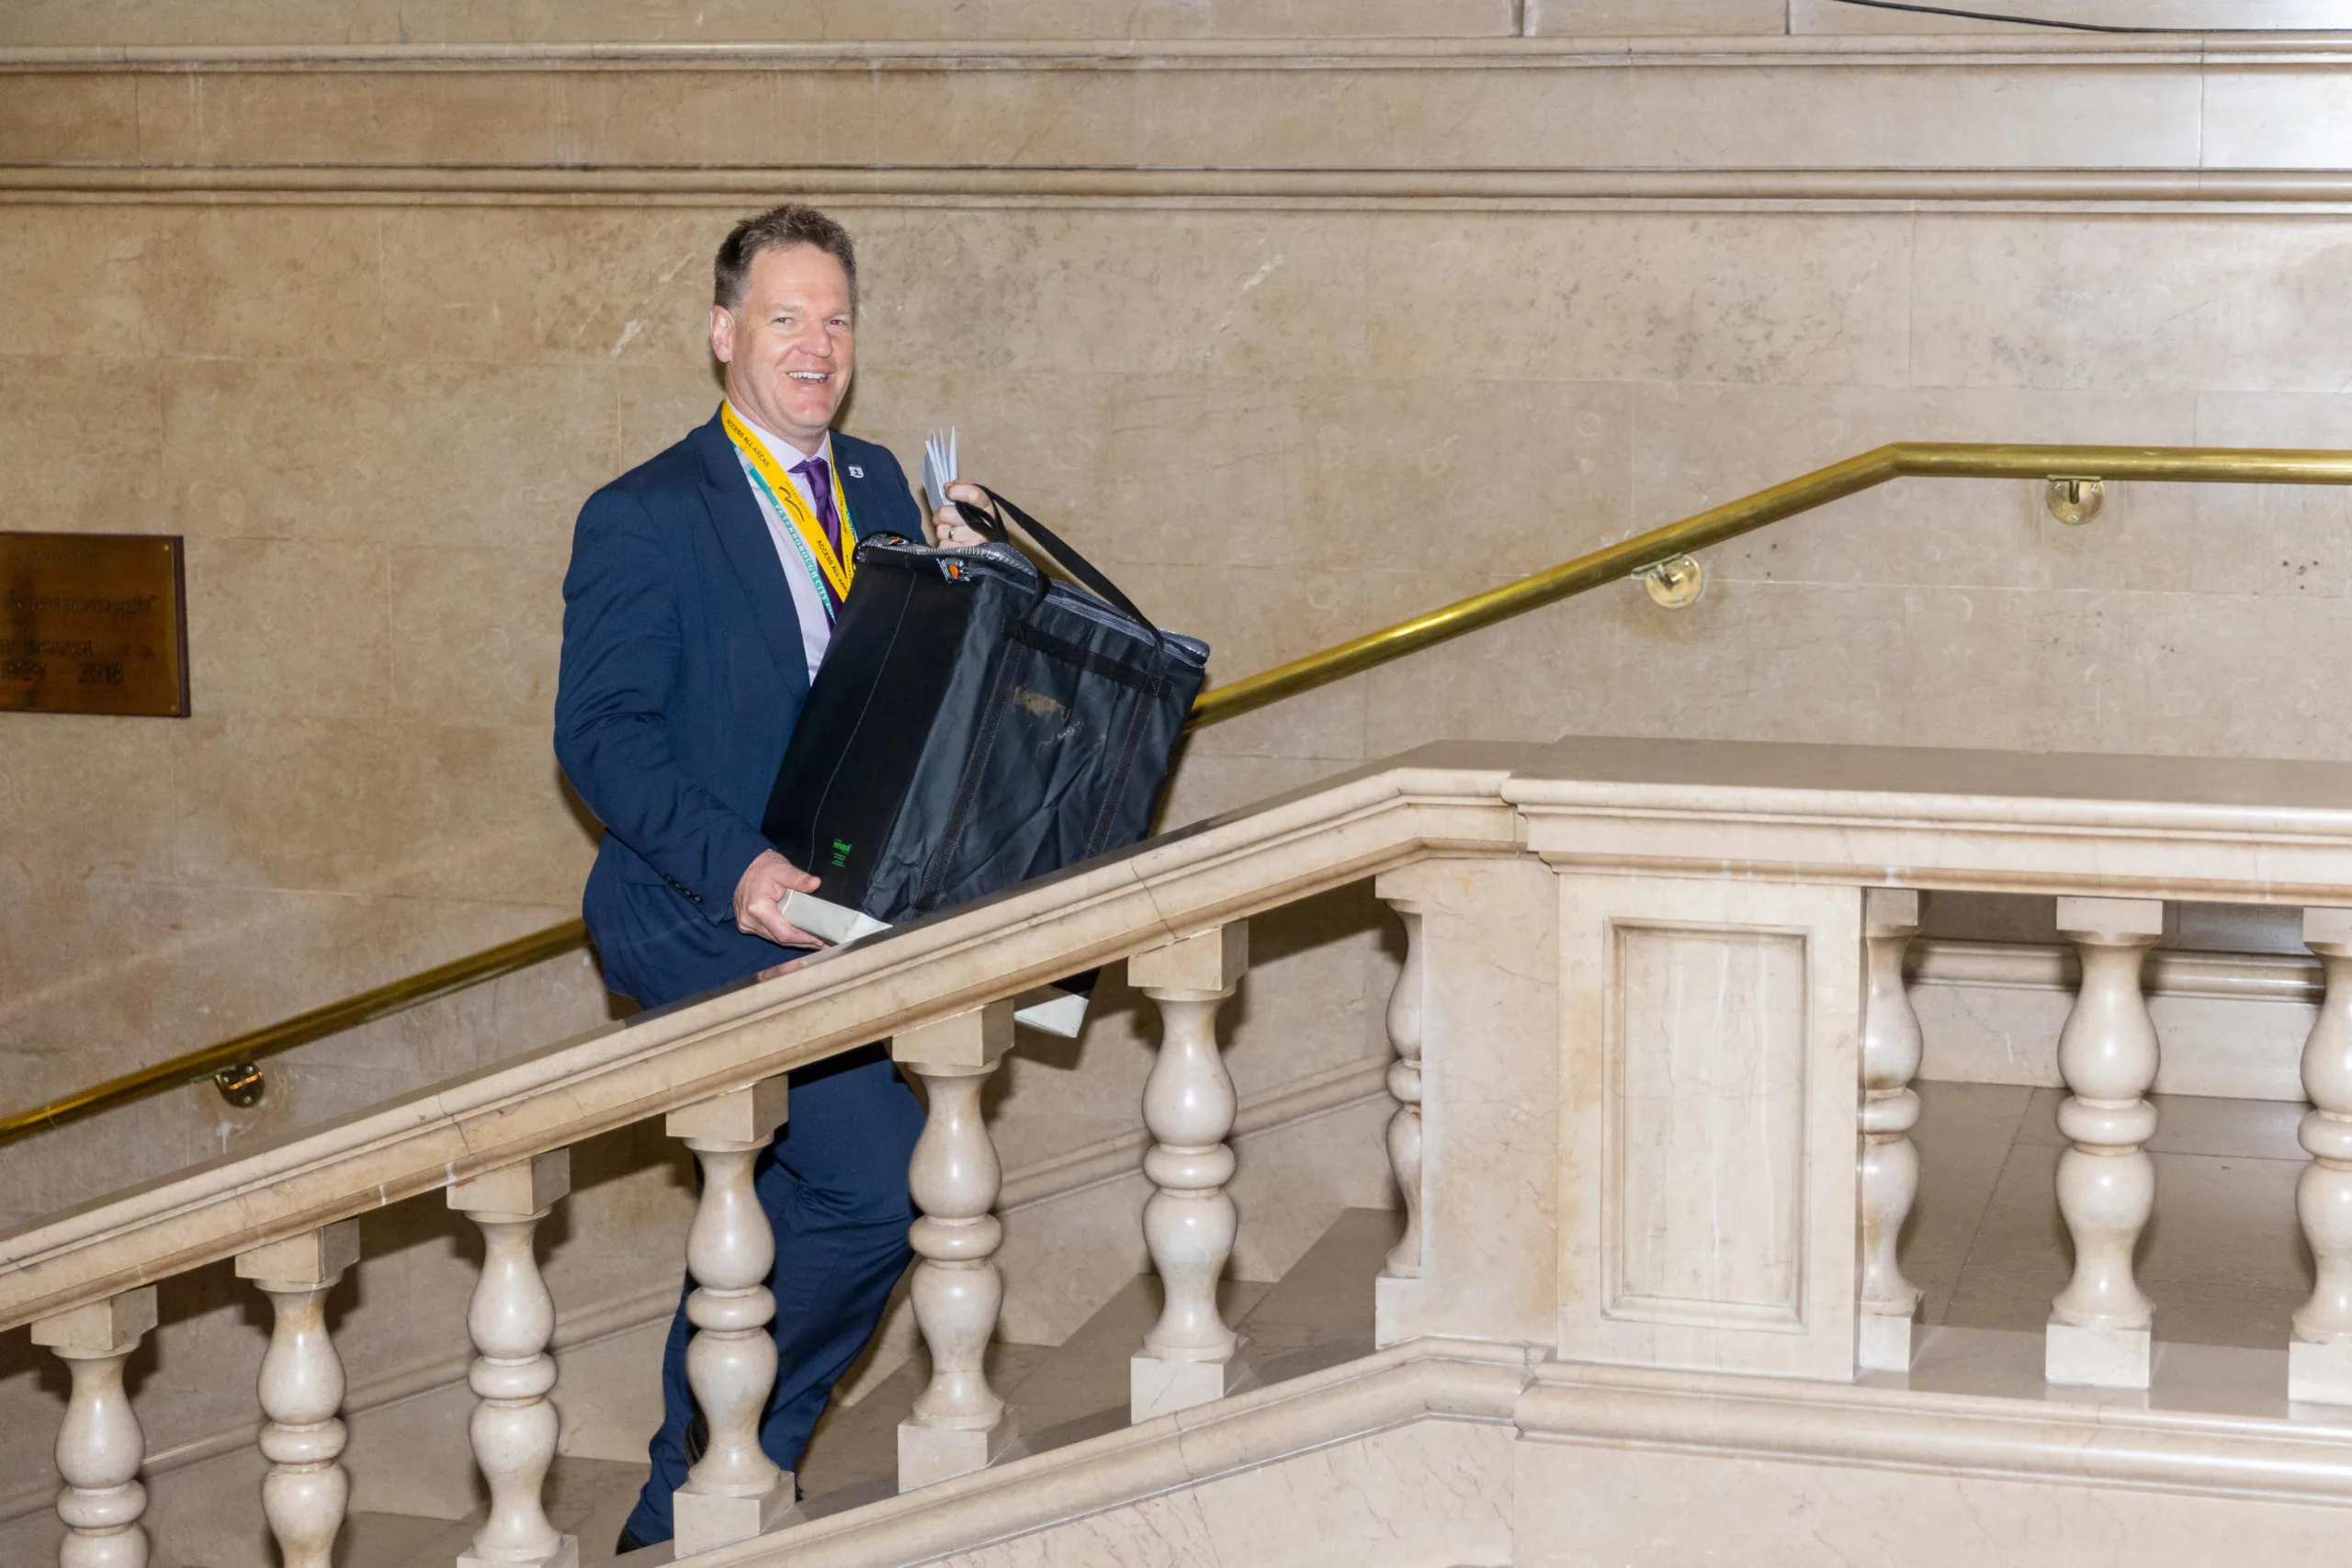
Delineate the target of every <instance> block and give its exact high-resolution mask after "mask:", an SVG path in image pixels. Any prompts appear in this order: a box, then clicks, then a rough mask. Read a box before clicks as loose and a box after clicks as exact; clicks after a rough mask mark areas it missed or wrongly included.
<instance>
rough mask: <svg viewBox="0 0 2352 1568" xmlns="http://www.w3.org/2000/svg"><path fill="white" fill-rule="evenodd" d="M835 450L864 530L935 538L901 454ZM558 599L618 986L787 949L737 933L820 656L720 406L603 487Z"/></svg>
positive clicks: (751, 965) (667, 984)
mask: <svg viewBox="0 0 2352 1568" xmlns="http://www.w3.org/2000/svg"><path fill="white" fill-rule="evenodd" d="M833 457H834V461H835V463H836V464H837V465H838V467H839V470H840V471H839V474H838V476H837V478H838V482H839V483H840V485H841V487H842V492H843V493H844V495H845V496H846V498H847V501H848V503H849V514H850V519H851V522H852V524H853V525H854V527H855V529H856V531H857V533H858V534H859V535H860V536H865V535H870V534H877V533H890V534H900V535H904V536H907V537H909V538H912V539H918V540H920V539H921V538H922V511H921V509H920V508H919V507H918V506H917V505H916V504H915V501H914V497H913V496H912V494H910V491H908V488H907V479H906V475H905V473H904V472H903V471H902V470H901V469H900V468H899V462H898V459H897V458H895V457H891V456H890V453H889V451H888V449H887V448H885V447H881V446H875V445H874V444H873V443H871V442H867V441H860V440H857V439H856V438H854V437H853V436H848V435H842V434H839V433H836V434H834V436H833ZM563 601H564V607H563V664H562V671H561V674H560V677H559V680H558V684H557V688H556V700H555V750H556V758H557V760H558V761H560V763H561V764H562V766H563V771H564V775H565V776H566V777H567V778H569V779H570V780H571V785H572V787H573V788H574V789H576V790H578V791H579V792H580V797H581V798H582V800H584V801H586V802H587V804H588V807H589V809H590V810H592V811H594V813H595V814H596V817H597V819H598V820H599V821H601V822H603V823H604V825H605V838H604V842H603V844H602V845H601V846H600V847H599V848H598V850H597V852H596V864H595V867H594V870H593V871H592V872H591V873H590V874H589V877H588V886H587V890H586V893H585V895H584V897H583V898H582V913H583V914H584V915H585V916H586V918H587V921H588V929H589V931H590V934H591V935H593V936H594V938H595V939H596V944H597V947H598V950H599V952H600V953H602V955H603V957H604V959H605V974H606V978H607V980H608V982H610V983H611V984H612V986H613V988H614V989H615V990H618V991H621V992H623V993H624V994H626V995H628V996H632V997H635V998H637V999H638V1000H639V1001H640V1002H644V1003H646V1004H648V1005H649V1006H650V1005H655V1004H658V1003H660V1002H662V1001H667V1000H670V999H672V998H674V997H677V996H683V995H686V994H688V993H690V992H692V991H695V990H700V989H703V988H705V987H708V986H710V985H714V984H717V983H718V982H719V981H720V980H722V979H725V978H728V977H729V974H727V973H722V972H721V971H728V970H731V971H732V972H733V973H735V974H748V973H751V972H752V971H754V970H756V969H759V968H762V967H764V966H765V965H766V964H772V963H775V962H778V961H780V960H781V959H782V958H783V957H784V956H785V953H784V950H783V949H780V948H777V947H775V946H773V945H771V944H769V943H767V942H762V941H760V940H759V939H757V938H752V937H745V936H742V935H741V933H740V932H737V931H735V930H734V926H733V921H734V916H735V910H734V898H735V884H736V883H737V882H738V881H739V880H740V879H741V876H742V874H743V870H744V868H745V867H746V866H748V865H750V864H751V863H752V860H753V859H754V858H756V857H757V856H758V854H759V853H760V852H761V851H763V850H764V849H766V848H768V842H767V840H766V839H765V838H763V836H762V835H761V833H760V828H759V823H760V818H761V817H762V815H763V814H764V813H765V811H766V809H767V803H768V794H769V792H770V790H771V789H773V788H774V786H775V774H776V768H777V766H778V765H779V764H780V763H781V762H782V761H784V750H785V745H786V742H787V741H788V740H790V739H791V738H792V728H793V724H794V722H795V720H796V719H797V718H798V716H799V714H800V707H801V705H802V703H803V702H804V701H806V700H807V698H808V695H809V672H808V662H807V660H806V658H805V656H804V655H803V653H802V651H801V641H800V620H799V616H798V615H797V614H796V613H795V611H794V608H793V602H792V592H791V590H790V589H789V588H788V587H787V586H786V581H785V576H784V563H783V561H782V560H781V559H780V558H778V557H777V555H776V548H775V540H774V537H773V536H771V535H770V534H769V533H768V528H767V524H766V522H765V521H764V520H763V518H762V516H761V514H760V509H759V505H758V503H757V502H754V501H753V500H752V490H751V486H750V484H749V483H748V481H746V480H745V479H744V477H743V469H742V466H741V462H740V461H739V460H738V458H737V457H736V455H735V447H734V445H733V443H731V442H729V440H728V438H727V433H726V431H725V430H724V429H722V428H721V427H720V424H719V422H718V418H717V416H716V415H714V416H713V417H712V419H711V420H710V422H709V423H707V424H705V425H703V426H702V427H701V428H700V429H698V430H695V431H694V432H692V433H691V434H688V435H687V436H686V438H685V439H684V440H683V441H681V442H679V443H678V444H677V445H676V446H672V447H671V448H670V449H669V450H667V451H665V452H663V453H662V454H661V455H660V456H658V457H654V458H653V459H651V460H650V462H647V463H644V464H641V465H639V467H637V468H632V469H630V470H629V471H628V473H626V474H623V475H622V476H621V477H620V478H619V479H615V480H614V481H613V482H612V483H610V484H608V485H606V486H605V488H604V489H602V490H600V491H597V492H596V493H595V494H594V495H592V496H590V497H589V498H588V504H587V505H586V506H584V507H582V508H581V512H580V521H579V524H578V525H577V526H576V527H575V529H574V531H573V534H572V542H571V570H569V571H568V572H567V573H566V574H565V576H564V581H563ZM744 944H748V945H744Z"/></svg>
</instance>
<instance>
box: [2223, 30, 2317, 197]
mask: <svg viewBox="0 0 2352 1568" xmlns="http://www.w3.org/2000/svg"><path fill="white" fill-rule="evenodd" d="M2336 25H2337V26H2339V27H2341V26H2342V25H2343V18H2340V17H2339V18H2337V19H2336ZM2204 131H2205V134H2204V161H2205V164H2206V166H2207V167H2209V168H2224V169H2229V168H2253V169H2340V168H2342V167H2344V165H2345V163H2346V160H2347V159H2352V107H2347V106H2346V103H2345V101H2344V94H2343V92H2342V91H2341V90H2340V89H2339V87H2338V85H2337V84H2336V83H2335V82H2334V81H2333V80H2331V79H2330V76H2329V73H2325V72H2321V71H2312V70H2308V69H2306V70H2296V69H2293V68H2292V67H2288V68H2285V69H2281V68H2279V67H2278V66H2277V65H2272V66H2269V67H2268V68H2267V69H2266V68H2265V67H2264V66H2263V65H2262V64H2261V63H2258V62H2249V63H2247V64H2243V65H2239V66H2237V67H2235V68H2222V69H2219V70H2208V71H2207V72H2206V73H2205V104H2204Z"/></svg>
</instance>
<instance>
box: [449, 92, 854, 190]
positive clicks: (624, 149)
mask: <svg viewBox="0 0 2352 1568" xmlns="http://www.w3.org/2000/svg"><path fill="white" fill-rule="evenodd" d="M561 92H562V97H561V107H560V115H561V121H560V128H556V129H555V135H556V137H557V140H558V141H559V143H560V146H561V148H562V156H563V157H564V159H565V160H566V161H575V160H576V161H578V162H581V163H585V164H618V165H622V166H628V165H642V164H655V165H662V164H668V165H678V164H719V165H734V166H739V167H750V168H775V167H782V168H810V167H819V168H821V167H825V166H828V165H841V164H862V163H867V162H871V161H872V150H873V147H874V145H875V139H876V117H877V114H878V111H879V107H880V106H879V105H878V104H877V102H876V98H877V96H879V94H878V83H877V80H876V76H875V75H874V74H873V73H868V72H865V71H860V70H856V69H850V70H845V71H815V72H809V71H794V72H778V71H770V70H761V69H752V70H730V71H719V72H709V71H674V70H665V69H652V70H643V71H594V72H585V73H576V74H573V75H571V76H569V77H567V78H566V79H565V80H564V81H563V83H562V88H561ZM483 161H484V162H495V161H497V160H496V159H494V158H485V159H484V160H483Z"/></svg>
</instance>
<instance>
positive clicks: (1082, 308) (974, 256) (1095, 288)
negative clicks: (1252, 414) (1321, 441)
mask: <svg viewBox="0 0 2352 1568" xmlns="http://www.w3.org/2000/svg"><path fill="white" fill-rule="evenodd" d="M1372 227H1373V226H1372V225H1371V224H1369V223H1368V222H1367V221H1366V220H1363V219H1362V218H1360V217H1358V216H1356V215H1353V214H1349V213H1334V214H1332V215H1330V216H1329V217H1328V218H1325V219H1320V220H1317V221H1314V222H1306V221H1302V220H1300V218H1299V217H1298V216H1297V215H1295V214H1290V213H1283V212H1259V211H1216V210H1198V209H1181V208H1167V209H1159V208H1146V209H1139V210H1137V211H1135V212H1133V213H1121V212H1115V211H1112V210H1100V209H1098V210H1088V209H1037V208H1013V209H946V210H940V209H930V208H918V209H902V210H897V211H876V212H872V213H864V212H861V213H859V214H858V216H857V218H856V220H855V228H856V232H857V234H858V236H859V239H860V242H861V244H862V245H863V247H864V250H863V254H861V255H860V257H859V273H860V285H861V288H862V290H863V293H864V299H865V300H867V301H870V302H872V303H874V304H876V305H877V306H879V307H881V308H882V309H883V310H886V311H888V312H889V314H888V316H887V318H886V320H887V323H888V330H887V332H883V331H876V330H874V329H872V328H869V330H868V333H867V339H866V341H865V344H863V348H864V352H865V362H866V364H867V366H868V367H870V368H876V369H878V368H881V367H884V366H886V365H888V366H891V367H901V366H905V365H908V364H910V363H911V364H914V365H917V366H920V367H923V368H926V369H939V368H946V367H953V368H956V369H958V370H960V371H963V372H965V373H967V374H971V375H981V374H985V373H988V372H992V371H1003V370H1061V371H1070V372H1089V373H1096V374H1100V373H1103V372H1107V371H1125V372H1130V373H1139V374H1147V375H1156V376H1168V375H1170V374H1175V373H1182V372H1193V373H1202V372H1215V371H1227V372H1231V373H1235V374H1241V375H1271V374H1283V375H1291V376H1295V375H1300V374H1311V373H1316V372H1323V373H1342V374H1361V373H1362V372H1363V370H1364V368H1365V367H1366V358H1365V355H1366V345H1367V342H1368V340H1369V337H1370V334H1371V333H1374V331H1375V330H1376V328H1375V326H1374V323H1373V322H1372V321H1367V319H1366V318H1367V313H1368V312H1367V311H1366V310H1365V301H1364V299H1363V289H1364V288H1366V286H1367V283H1366V279H1367V278H1368V277H1369V276H1374V275H1375V274H1376V271H1377V268H1378V266H1379V265H1380V255H1381V253H1382V252H1383V251H1384V250H1385V249H1386V248H1388V247H1389V246H1393V245H1394V244H1397V243H1410V237H1409V236H1395V237H1392V236H1389V235H1385V234H1384V235H1378V236H1375V235H1374V233H1373V232H1372V231H1371V230H1372ZM1382 227H1384V228H1385V225H1383V226H1382ZM1406 259H1407V258H1404V257H1396V258H1394V260H1393V261H1392V262H1391V263H1390V265H1396V263H1400V262H1403V261H1404V260H1406ZM1413 259H1416V260H1418V259H1419V258H1413ZM1387 309H1388V308H1387V307H1384V309H1383V311H1382V313H1383V314H1385V312H1386V310H1387ZM1442 363H1444V364H1452V363H1454V360H1453V359H1451V358H1449V359H1447V360H1445V361H1443V362H1442Z"/></svg>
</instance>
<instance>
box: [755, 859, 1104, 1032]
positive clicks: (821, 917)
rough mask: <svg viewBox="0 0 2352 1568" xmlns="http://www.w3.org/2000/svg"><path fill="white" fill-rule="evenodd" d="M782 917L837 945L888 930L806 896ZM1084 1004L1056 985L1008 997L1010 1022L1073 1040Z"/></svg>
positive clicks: (792, 898) (790, 898) (790, 900)
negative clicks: (1009, 998) (1009, 1001)
mask: <svg viewBox="0 0 2352 1568" xmlns="http://www.w3.org/2000/svg"><path fill="white" fill-rule="evenodd" d="M784 918H785V919H786V920H788V921H790V922H791V923H792V924H794V925H796V926H798V927H799V928H800V929H801V930H802V931H807V932H808V933H809V935H810V936H814V937H822V938H823V939H824V940H825V941H827V942H832V943H834V944H835V945H837V946H838V945H839V944H841V943H842V942H855V941H857V940H858V939H859V938H861V937H869V936H872V935H873V934H874V933H875V932H876V931H888V930H889V929H890V927H889V923H888V921H886V920H877V919H875V918H874V917H873V916H871V915H868V914H864V913H862V912H860V911H858V910H856V909H853V908H849V907H848V906H846V905H842V904H835V903H831V902H829V901H828V900H826V899H823V898H819V897H813V896H812V895H809V894H807V893H788V894H786V895H785V899H784ZM1086 1001H1087V998H1085V997H1084V996H1082V995H1080V993H1078V992H1076V991H1065V990H1063V989H1062V988H1061V987H1059V986H1039V987H1036V988H1035V990H1028V991H1023V992H1022V993H1021V994H1020V995H1019V996H1017V997H1015V998H1012V1002H1013V1008H1012V1019H1013V1021H1014V1022H1016V1023H1025V1024H1027V1025H1028V1026H1029V1027H1030V1028H1032V1029H1035V1030H1038V1031H1041V1032H1044V1033H1046V1034H1058V1035H1060V1036H1061V1037H1062V1038H1063V1039H1065V1040H1075V1039H1077V1038H1078V1032H1079V1030H1080V1028H1082V1027H1083V1026H1084V1025H1085V1023H1086Z"/></svg>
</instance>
